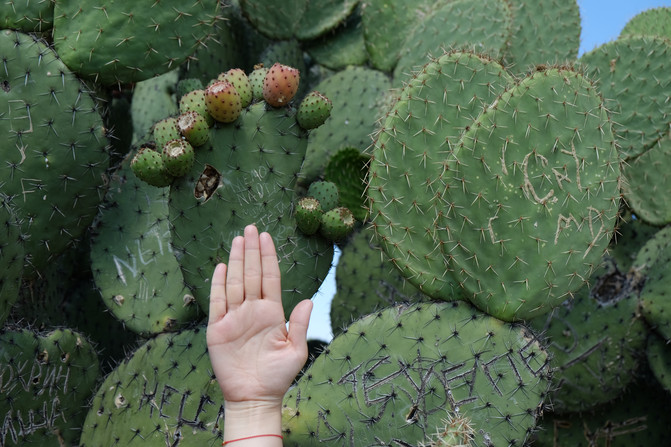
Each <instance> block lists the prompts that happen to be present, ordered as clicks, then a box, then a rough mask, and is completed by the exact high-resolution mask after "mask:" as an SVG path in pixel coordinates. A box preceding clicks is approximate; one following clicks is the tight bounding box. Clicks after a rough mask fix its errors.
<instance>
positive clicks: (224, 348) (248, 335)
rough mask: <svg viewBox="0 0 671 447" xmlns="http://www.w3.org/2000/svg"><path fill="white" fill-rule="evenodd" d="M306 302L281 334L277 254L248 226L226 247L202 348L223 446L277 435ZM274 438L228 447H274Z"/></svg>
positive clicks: (299, 349) (303, 354) (300, 352)
mask: <svg viewBox="0 0 671 447" xmlns="http://www.w3.org/2000/svg"><path fill="white" fill-rule="evenodd" d="M311 311H312V302H311V301H310V300H304V301H302V302H300V303H299V304H298V305H297V306H296V307H295V309H294V310H293V312H292V314H291V317H290V318H289V330H288V331H287V328H286V324H285V320H284V309H283V307H282V288H281V280H280V269H279V264H278V261H277V254H276V252H275V246H274V244H273V241H272V238H271V237H270V235H269V234H268V233H261V234H259V233H258V230H257V229H256V227H254V226H252V225H250V226H247V227H246V228H245V230H244V236H238V237H236V238H235V239H233V242H232V245H231V252H230V256H229V261H228V265H225V264H219V265H217V267H216V268H215V271H214V274H213V276H212V285H211V292H210V314H209V321H208V328H207V344H208V351H209V354H210V358H211V361H212V367H213V369H214V373H215V375H216V377H217V381H218V382H219V386H220V387H221V390H222V393H223V395H224V401H225V420H224V440H225V441H230V440H233V439H240V438H245V437H248V436H255V435H259V434H276V435H279V434H281V410H282V398H283V396H284V394H285V393H286V391H287V390H288V389H289V387H290V386H291V383H292V381H293V379H294V378H295V377H296V374H298V372H299V371H300V369H301V367H302V366H303V365H304V364H305V361H306V359H307V355H308V354H307V343H306V333H307V326H308V322H309V319H310V313H311ZM281 445H282V440H281V439H280V438H278V437H272V436H267V437H260V438H252V439H249V440H242V441H236V442H235V445H234V447H250V446H255V447H256V446H258V447H261V446H263V447H266V446H268V447H271V446H281Z"/></svg>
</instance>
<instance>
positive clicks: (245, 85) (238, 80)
mask: <svg viewBox="0 0 671 447" xmlns="http://www.w3.org/2000/svg"><path fill="white" fill-rule="evenodd" d="M217 79H219V80H220V81H228V82H230V83H231V84H233V87H235V89H236V90H237V91H238V93H240V102H241V103H242V107H247V106H248V105H249V104H251V102H252V84H251V83H250V82H249V78H248V77H247V75H246V74H245V72H244V71H243V70H242V69H240V68H231V69H230V70H228V71H227V72H225V73H221V74H220V75H219V76H218V77H217Z"/></svg>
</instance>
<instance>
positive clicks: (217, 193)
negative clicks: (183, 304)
mask: <svg viewBox="0 0 671 447" xmlns="http://www.w3.org/2000/svg"><path fill="white" fill-rule="evenodd" d="M306 146H307V134H306V132H305V131H304V130H302V129H301V128H300V127H299V126H298V124H297V123H296V112H295V110H293V109H290V108H286V107H283V108H277V109H275V108H270V107H267V105H266V104H265V103H263V102H258V103H255V104H252V105H251V106H250V107H249V108H247V109H245V110H243V112H242V115H241V116H240V117H239V118H238V120H237V121H236V122H235V123H232V124H218V125H217V126H215V127H213V128H212V129H210V140H209V142H208V143H207V144H205V145H204V146H201V147H200V148H199V149H198V155H197V156H196V162H195V165H194V167H193V168H192V169H191V171H190V172H189V173H187V175H186V176H184V177H182V178H180V179H178V180H177V181H175V182H174V183H173V184H172V186H171V190H170V201H169V211H170V222H171V224H172V232H173V247H174V249H175V250H176V255H177V259H178V261H179V263H180V265H181V267H182V272H183V274H184V279H185V280H186V282H187V284H188V285H189V286H190V288H191V289H192V291H193V294H194V296H195V297H196V299H197V301H198V303H199V304H200V306H201V307H202V308H203V309H204V310H205V311H206V312H207V311H208V308H209V289H210V285H209V280H210V278H211V277H212V272H213V271H214V267H215V265H216V263H217V262H227V260H228V251H229V250H230V244H231V241H232V240H233V238H234V237H235V236H237V235H239V234H240V233H241V232H242V230H243V228H244V227H245V225H248V224H251V223H255V224H256V225H257V226H258V228H259V230H260V231H267V232H269V233H270V234H271V236H272V237H273V240H274V241H275V247H276V249H277V252H278V256H279V261H280V271H281V272H282V288H283V290H284V300H285V301H284V308H285V310H286V311H287V315H288V314H289V313H288V312H290V310H291V309H292V308H293V307H294V305H296V304H297V303H298V301H300V300H302V299H306V298H310V297H312V295H313V294H314V293H315V292H316V291H317V289H318V288H319V286H320V284H321V282H322V281H323V279H324V278H325V277H326V274H327V273H328V270H329V268H330V266H331V260H332V259H333V246H332V245H331V244H329V243H327V242H326V241H325V240H323V239H321V238H318V237H307V236H304V235H303V234H302V233H301V232H300V231H299V230H298V228H297V227H296V224H295V220H294V217H293V205H294V203H296V202H297V200H298V198H297V197H298V196H297V194H296V192H295V187H296V182H297V180H298V176H299V172H300V169H301V165H302V163H303V159H304V157H305V150H306Z"/></svg>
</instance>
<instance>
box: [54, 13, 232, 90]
mask: <svg viewBox="0 0 671 447" xmlns="http://www.w3.org/2000/svg"><path fill="white" fill-rule="evenodd" d="M218 14H219V1H217V0H195V1H193V2H183V1H181V0H161V1H160V2H140V3H137V2H133V3H128V4H122V2H118V1H115V0H101V1H97V2H95V3H93V2H87V3H82V2H79V1H75V0H62V1H58V2H56V4H55V8H54V34H53V40H54V45H55V47H56V51H57V52H58V54H59V55H60V57H61V59H62V60H63V62H64V63H65V65H67V66H68V67H69V68H70V69H71V70H72V71H74V72H76V73H78V74H79V75H80V76H83V77H88V78H90V79H92V80H94V81H95V82H98V83H102V84H106V85H112V84H128V83H131V82H138V81H142V80H144V79H148V78H150V77H152V76H154V75H157V74H162V73H166V72H168V71H170V70H172V69H175V68H177V67H178V66H179V65H180V64H181V63H182V62H184V61H186V59H187V57H188V56H191V55H192V54H193V53H194V52H195V51H196V50H198V49H199V48H200V47H201V46H203V45H206V43H207V40H208V39H209V37H210V35H211V34H212V33H213V30H214V25H215V23H216V22H217V20H218V18H219V17H218Z"/></svg>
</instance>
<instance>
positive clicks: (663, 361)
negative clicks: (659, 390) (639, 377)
mask: <svg viewBox="0 0 671 447" xmlns="http://www.w3.org/2000/svg"><path fill="white" fill-rule="evenodd" d="M646 357H647V360H648V366H650V371H651V372H652V374H653V375H654V376H655V379H657V381H658V382H659V384H660V385H661V386H662V387H663V388H664V389H665V390H666V391H667V392H669V393H671V345H669V343H667V342H666V340H664V339H663V338H662V337H660V336H658V335H657V334H654V333H653V334H650V337H648V347H647V349H646Z"/></svg>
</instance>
